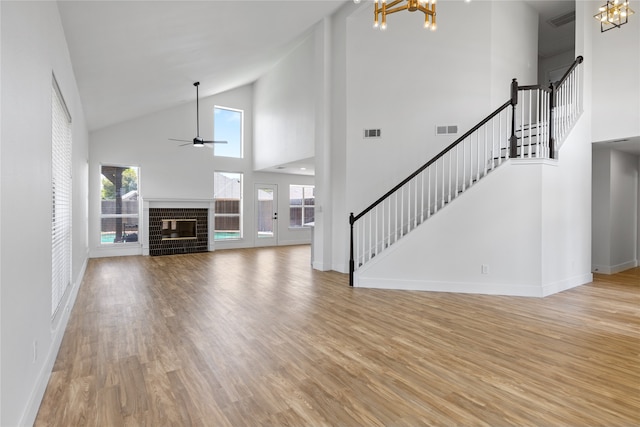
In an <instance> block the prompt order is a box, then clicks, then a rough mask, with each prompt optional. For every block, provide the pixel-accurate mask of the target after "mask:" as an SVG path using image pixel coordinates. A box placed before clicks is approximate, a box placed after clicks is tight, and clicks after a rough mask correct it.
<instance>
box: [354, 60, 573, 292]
mask: <svg viewBox="0 0 640 427" xmlns="http://www.w3.org/2000/svg"><path fill="white" fill-rule="evenodd" d="M580 63H582V57H581V56H580V57H578V58H577V59H576V61H575V62H574V63H573V65H572V66H571V68H570V69H569V70H568V71H567V72H566V74H565V75H564V77H563V78H562V80H561V81H560V82H559V83H558V85H557V86H554V85H551V87H550V88H549V89H546V88H542V87H540V86H518V83H517V81H516V79H513V81H512V83H511V98H510V99H509V100H508V101H507V102H505V103H504V104H503V105H502V106H500V107H499V108H498V109H497V110H495V111H494V112H493V113H491V114H490V115H489V116H487V117H486V118H485V119H484V120H482V121H481V122H480V123H478V124H477V125H476V126H474V127H473V128H472V129H471V130H469V131H468V132H466V133H465V134H464V135H462V136H461V137H460V138H458V139H457V140H456V141H454V142H453V143H452V144H451V145H449V146H448V147H447V148H445V149H444V150H442V151H441V152H440V153H439V154H438V155H436V156H435V157H434V158H432V159H431V160H429V161H428V162H427V163H426V164H424V165H423V166H421V167H420V168H419V169H418V170H416V171H415V172H414V173H412V174H411V175H409V176H408V177H407V178H405V179H404V180H403V181H402V182H400V183H399V184H398V185H396V186H395V187H393V188H392V189H391V190H389V191H388V192H387V193H385V194H384V195H383V196H382V197H380V198H379V199H378V200H376V201H375V202H374V203H372V204H371V205H370V206H368V207H367V208H366V209H364V210H363V211H362V212H360V213H359V214H357V215H354V214H353V213H351V214H350V216H349V223H350V228H351V235H350V248H349V284H350V285H351V286H353V275H354V272H355V271H356V270H357V269H358V268H360V267H361V266H362V265H364V264H365V263H366V262H368V261H370V260H371V259H372V258H374V257H375V256H376V255H378V254H380V253H381V252H382V251H384V250H385V249H387V248H388V247H389V246H391V245H393V244H394V243H395V242H397V241H398V240H400V239H401V238H402V237H403V236H405V235H406V234H407V233H409V232H410V231H411V230H413V229H415V228H416V227H418V226H419V225H420V224H422V223H423V222H424V221H425V220H427V219H428V218H429V217H430V216H431V215H433V214H435V213H437V212H438V211H439V210H441V209H442V208H444V207H445V206H446V205H447V204H448V203H450V202H451V201H452V200H454V199H455V198H456V197H458V196H459V195H460V194H462V193H464V192H465V191H466V190H468V189H469V188H470V187H471V186H473V185H474V184H475V183H477V182H478V181H479V180H480V179H481V178H483V177H484V176H486V175H487V174H488V173H489V172H491V171H493V170H494V169H495V168H496V167H498V166H500V165H501V164H502V163H503V162H505V161H506V160H508V159H510V158H521V159H525V158H555V157H556V152H557V147H556V145H557V144H558V142H561V141H562V140H563V139H564V137H565V136H566V134H567V133H568V131H569V130H570V129H571V127H572V126H573V124H574V123H575V120H576V119H577V117H578V116H579V115H580V113H581V112H582V104H581V102H582V99H581V94H580V90H579V89H580V87H581V81H580V75H579V72H578V69H577V66H578V64H580Z"/></svg>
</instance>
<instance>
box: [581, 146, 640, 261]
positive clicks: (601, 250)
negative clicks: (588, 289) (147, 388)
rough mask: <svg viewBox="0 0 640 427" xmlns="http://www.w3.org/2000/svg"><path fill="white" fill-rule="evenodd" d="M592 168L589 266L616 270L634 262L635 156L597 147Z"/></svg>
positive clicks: (636, 198)
mask: <svg viewBox="0 0 640 427" xmlns="http://www.w3.org/2000/svg"><path fill="white" fill-rule="evenodd" d="M593 171H594V173H593V212H594V214H593V226H592V227H593V233H594V239H593V247H592V253H593V259H592V269H593V271H597V272H600V273H605V274H612V273H617V272H620V271H623V270H626V269H628V268H632V267H635V266H637V264H638V221H639V217H638V203H639V202H638V186H639V185H640V184H639V178H638V177H639V172H640V170H639V168H638V156H634V155H632V154H628V153H623V152H621V151H617V150H610V149H607V148H599V149H596V150H594V158H593Z"/></svg>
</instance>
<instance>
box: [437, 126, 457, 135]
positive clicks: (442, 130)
mask: <svg viewBox="0 0 640 427" xmlns="http://www.w3.org/2000/svg"><path fill="white" fill-rule="evenodd" d="M457 133H458V125H438V126H436V135H455V134H457Z"/></svg>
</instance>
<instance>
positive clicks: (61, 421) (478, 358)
mask: <svg viewBox="0 0 640 427" xmlns="http://www.w3.org/2000/svg"><path fill="white" fill-rule="evenodd" d="M309 256H310V253H309V247H308V246H294V247H282V248H263V249H247V250H231V251H218V252H214V253H204V254H192V255H175V256H165V257H124V258H103V259H92V260H90V262H89V265H88V268H87V273H86V277H85V279H84V282H83V285H82V287H81V289H80V292H79V296H78V300H77V302H76V305H75V307H74V309H73V312H72V314H71V319H70V321H69V325H68V328H67V331H66V334H65V336H64V340H63V343H62V347H61V349H60V352H59V355H58V358H57V361H56V364H55V367H54V369H53V373H52V375H51V379H50V382H49V386H48V388H47V391H46V393H45V396H44V400H43V402H42V405H41V408H40V412H39V414H38V418H37V420H36V425H37V426H44V425H54V426H81V425H91V426H121V425H131V426H134V425H146V426H171V425H175V426H189V425H204V426H261V425H269V426H285V425H286V426H322V425H331V426H337V425H340V426H379V425H384V426H418V425H441V426H451V425H465V426H466V425H469V426H483V425H485V426H509V425H517V426H527V425H531V426H632V425H636V426H637V425H639V424H640V268H636V269H633V270H629V271H627V272H625V273H621V274H617V275H613V276H604V275H596V278H595V281H594V283H592V284H589V285H584V286H581V287H579V288H575V289H572V290H569V291H565V292H562V293H560V294H556V295H553V296H550V297H547V298H543V299H538V298H518V297H500V296H483V295H459V294H447V293H426V292H410V291H386V290H367V289H353V288H349V287H348V285H347V277H346V276H345V275H342V274H338V273H335V272H318V271H313V270H311V268H310V267H309Z"/></svg>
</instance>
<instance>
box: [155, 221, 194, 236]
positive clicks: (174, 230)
mask: <svg viewBox="0 0 640 427" xmlns="http://www.w3.org/2000/svg"><path fill="white" fill-rule="evenodd" d="M196 238H197V235H196V220H195V219H163V220H162V240H185V239H196Z"/></svg>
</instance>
